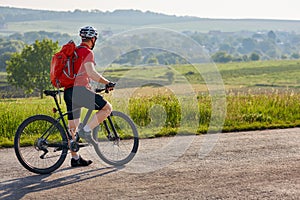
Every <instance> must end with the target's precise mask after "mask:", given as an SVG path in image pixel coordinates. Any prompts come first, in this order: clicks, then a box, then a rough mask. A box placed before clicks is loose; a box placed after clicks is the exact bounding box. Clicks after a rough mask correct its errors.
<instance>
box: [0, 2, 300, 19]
mask: <svg viewBox="0 0 300 200" xmlns="http://www.w3.org/2000/svg"><path fill="white" fill-rule="evenodd" d="M0 6H9V7H18V8H31V9H42V10H56V11H74V10H75V9H80V10H93V9H97V10H101V11H114V10H116V9H136V10H141V11H152V12H157V13H164V14H169V15H177V16H196V17H202V18H219V19H245V18H246V19H249V18H250V19H287V20H300V1H299V0H285V1H282V0H226V1H225V0H90V1H88V0H87V1H83V0H51V1H46V0H45V1H44V0H1V1H0ZM0 14H1V13H0Z"/></svg>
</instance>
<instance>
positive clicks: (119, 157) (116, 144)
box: [93, 111, 139, 166]
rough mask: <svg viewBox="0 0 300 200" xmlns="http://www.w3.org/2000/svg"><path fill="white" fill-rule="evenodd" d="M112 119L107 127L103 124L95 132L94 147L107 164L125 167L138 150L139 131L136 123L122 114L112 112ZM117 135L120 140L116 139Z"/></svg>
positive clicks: (107, 122)
mask: <svg viewBox="0 0 300 200" xmlns="http://www.w3.org/2000/svg"><path fill="white" fill-rule="evenodd" d="M110 119H111V120H110V121H109V120H106V124H107V126H105V125H104V124H103V123H102V124H101V125H99V126H98V127H96V128H95V129H94V130H93V139H94V140H95V144H94V145H93V146H94V148H95V151H96V153H97V154H98V156H99V157H100V158H101V159H102V160H103V161H104V162H106V163H107V164H109V165H115V166H121V165H125V164H126V163H128V162H129V161H131V160H132V159H133V157H134V156H135V154H136V152H137V150H138V146H139V137H138V131H137V129H136V126H135V124H134V122H133V121H132V120H131V119H130V118H129V117H128V116H127V115H126V114H124V113H122V112H118V111H112V113H111V115H110ZM114 132H116V133H114ZM116 134H117V135H118V136H119V138H116V136H117V135H116Z"/></svg>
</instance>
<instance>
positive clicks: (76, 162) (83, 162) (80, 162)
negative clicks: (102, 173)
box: [71, 156, 93, 167]
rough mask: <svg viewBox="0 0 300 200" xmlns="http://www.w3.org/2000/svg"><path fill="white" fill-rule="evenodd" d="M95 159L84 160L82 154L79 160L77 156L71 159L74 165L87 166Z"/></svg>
mask: <svg viewBox="0 0 300 200" xmlns="http://www.w3.org/2000/svg"><path fill="white" fill-rule="evenodd" d="M92 163H93V161H91V160H84V159H83V158H82V157H81V156H79V159H78V160H75V158H72V159H71V166H72V167H85V166H89V165H90V164H92Z"/></svg>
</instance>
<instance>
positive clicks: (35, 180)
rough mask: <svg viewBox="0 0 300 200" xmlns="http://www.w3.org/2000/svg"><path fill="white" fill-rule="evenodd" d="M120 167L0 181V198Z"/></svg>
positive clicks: (97, 174)
mask: <svg viewBox="0 0 300 200" xmlns="http://www.w3.org/2000/svg"><path fill="white" fill-rule="evenodd" d="M68 169H71V168H65V169H61V170H57V172H59V171H65V170H68ZM119 169H120V168H113V167H105V168H98V169H93V170H89V171H83V172H79V173H77V174H71V175H68V176H62V177H60V178H58V179H55V180H51V181H47V180H46V179H47V177H50V176H51V174H47V175H32V176H28V177H24V178H15V179H11V180H6V181H3V182H0V199H1V200H2V199H3V200H8V199H13V200H15V199H21V198H22V197H24V196H25V195H26V194H29V193H33V192H38V191H42V190H48V189H53V188H59V187H62V186H66V185H70V184H73V183H75V182H80V181H85V180H89V179H93V178H96V177H101V176H105V175H107V174H110V173H114V172H117V171H118V170H119Z"/></svg>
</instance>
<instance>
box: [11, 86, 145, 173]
mask: <svg viewBox="0 0 300 200" xmlns="http://www.w3.org/2000/svg"><path fill="white" fill-rule="evenodd" d="M103 91H105V92H106V93H108V90H106V89H97V90H96V92H97V93H101V92H103ZM60 92H63V91H62V90H45V91H44V94H45V95H46V96H51V97H53V99H54V101H55V105H56V107H54V108H53V112H54V113H58V114H59V117H58V118H53V117H51V116H48V115H34V116H31V117H29V118H27V119H25V120H24V121H23V122H22V123H21V124H20V126H19V127H18V129H17V131H16V135H15V138H14V149H15V154H16V156H17V158H18V160H19V162H20V163H21V164H22V165H23V167H25V168H26V169H27V170H29V171H31V172H33V173H37V174H49V173H51V172H53V171H55V170H56V169H58V168H59V167H60V166H61V165H62V164H63V162H64V161H65V159H66V156H67V153H68V150H72V151H75V152H77V151H78V150H79V149H80V148H81V147H86V146H90V145H92V146H93V147H94V150H95V151H96V153H97V155H98V156H99V157H100V159H102V160H103V161H104V162H105V163H107V164H109V165H113V166H122V165H125V164H127V163H128V162H130V161H131V160H132V159H133V157H134V156H135V154H136V153H137V150H138V146H139V137H138V131H137V128H136V126H135V124H134V122H133V121H132V120H131V118H130V117H129V116H127V115H126V114H124V113H122V112H119V111H112V113H111V114H110V116H108V117H107V119H105V120H104V121H103V123H101V124H100V125H99V126H97V127H96V128H95V129H94V130H93V131H92V140H91V141H89V143H83V142H82V141H81V140H80V138H79V136H78V134H76V139H75V140H73V139H72V135H71V134H70V132H69V129H68V126H67V123H66V121H65V119H64V117H65V116H66V115H67V114H68V113H67V112H66V113H63V112H62V110H61V107H60V106H59V102H58V98H57V96H58V94H59V93H60ZM92 112H93V110H88V111H87V113H86V115H85V117H84V120H83V122H82V123H81V124H80V127H84V125H86V124H87V122H88V120H89V118H90V116H91V114H92ZM32 147H33V148H32Z"/></svg>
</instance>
